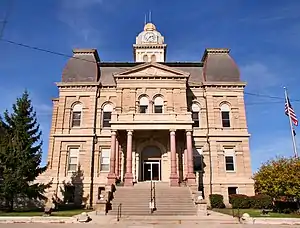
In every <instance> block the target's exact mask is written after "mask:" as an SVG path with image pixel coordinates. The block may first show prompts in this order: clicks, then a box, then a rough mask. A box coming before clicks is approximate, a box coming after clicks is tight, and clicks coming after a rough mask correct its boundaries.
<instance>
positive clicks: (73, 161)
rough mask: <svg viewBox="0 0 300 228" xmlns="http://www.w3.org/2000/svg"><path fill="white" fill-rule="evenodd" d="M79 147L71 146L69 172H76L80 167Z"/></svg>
mask: <svg viewBox="0 0 300 228" xmlns="http://www.w3.org/2000/svg"><path fill="white" fill-rule="evenodd" d="M78 157H79V148H70V149H69V156H68V172H76V171H77V167H78Z"/></svg>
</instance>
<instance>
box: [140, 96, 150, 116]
mask: <svg viewBox="0 0 300 228" xmlns="http://www.w3.org/2000/svg"><path fill="white" fill-rule="evenodd" d="M148 106H149V100H148V98H147V97H141V98H140V110H139V111H140V113H147V112H148Z"/></svg>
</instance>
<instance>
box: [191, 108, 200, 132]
mask: <svg viewBox="0 0 300 228" xmlns="http://www.w3.org/2000/svg"><path fill="white" fill-rule="evenodd" d="M199 114H200V106H199V105H198V104H195V103H193V104H192V120H193V121H194V122H193V127H200V120H199V119H200V118H199Z"/></svg>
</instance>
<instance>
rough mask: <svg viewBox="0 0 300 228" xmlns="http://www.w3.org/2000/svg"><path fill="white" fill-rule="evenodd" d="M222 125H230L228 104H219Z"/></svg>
mask: <svg viewBox="0 0 300 228" xmlns="http://www.w3.org/2000/svg"><path fill="white" fill-rule="evenodd" d="M221 118H222V127H230V107H229V105H228V104H222V106H221Z"/></svg>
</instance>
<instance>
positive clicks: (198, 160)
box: [193, 148, 203, 172]
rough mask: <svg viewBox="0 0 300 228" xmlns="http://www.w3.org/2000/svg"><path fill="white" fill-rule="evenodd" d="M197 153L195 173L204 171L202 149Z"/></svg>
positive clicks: (195, 154)
mask: <svg viewBox="0 0 300 228" xmlns="http://www.w3.org/2000/svg"><path fill="white" fill-rule="evenodd" d="M196 151H197V153H193V154H194V156H193V157H194V171H196V172H202V171H203V155H202V148H198V149H196Z"/></svg>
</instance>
